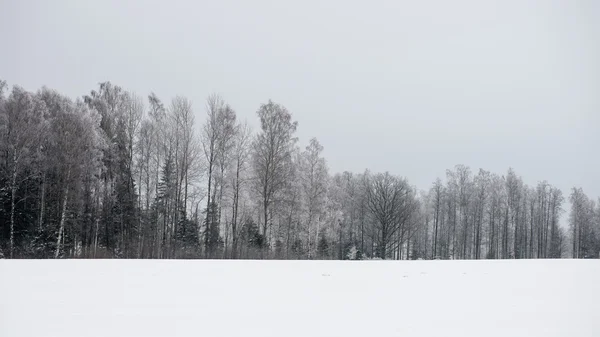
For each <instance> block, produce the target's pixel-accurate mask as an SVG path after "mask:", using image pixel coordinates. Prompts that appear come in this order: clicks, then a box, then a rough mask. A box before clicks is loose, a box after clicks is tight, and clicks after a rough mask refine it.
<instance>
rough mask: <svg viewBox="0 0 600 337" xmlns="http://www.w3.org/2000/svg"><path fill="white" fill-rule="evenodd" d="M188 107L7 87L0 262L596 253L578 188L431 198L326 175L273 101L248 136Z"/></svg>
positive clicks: (435, 192) (399, 182)
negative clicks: (566, 191)
mask: <svg viewBox="0 0 600 337" xmlns="http://www.w3.org/2000/svg"><path fill="white" fill-rule="evenodd" d="M197 108H198V109H200V107H197ZM193 109H194V107H193V106H192V103H191V102H190V101H189V100H187V99H186V98H184V97H175V98H173V99H172V100H171V101H170V102H169V103H167V104H165V103H163V102H162V101H161V100H160V99H159V98H158V97H157V96H156V95H155V94H153V93H151V94H150V95H148V97H147V99H142V98H140V97H137V96H136V95H134V94H133V93H131V92H128V91H126V90H124V89H122V88H120V87H118V86H115V85H113V84H111V83H109V82H105V83H101V84H100V85H99V87H98V88H97V89H96V90H93V91H91V92H90V93H89V94H88V95H84V96H82V97H81V98H77V99H75V100H73V99H70V98H68V97H65V96H63V95H61V94H60V93H57V92H56V91H54V90H51V89H48V88H42V89H40V90H39V91H38V92H35V93H32V92H28V91H26V90H24V89H22V88H20V87H18V86H15V87H13V89H12V90H11V91H9V88H8V86H7V85H6V83H5V82H1V81H0V255H3V256H4V257H13V258H60V257H65V258H113V257H115V258H270V259H363V258H382V259H434V258H439V259H484V258H487V259H509V258H516V259H520V258H560V257H566V256H572V257H574V258H586V257H598V256H599V251H600V201H598V202H594V201H593V200H591V199H590V198H588V197H587V196H586V195H585V193H584V192H583V190H582V189H580V188H573V190H572V191H570V194H569V195H568V196H566V195H564V194H563V193H562V192H561V191H560V190H559V189H557V188H555V187H553V186H552V185H550V184H549V183H547V182H546V181H542V182H539V183H538V184H537V186H534V187H531V186H527V185H526V184H525V183H524V182H523V180H522V179H521V177H519V176H518V175H517V174H516V173H515V171H513V170H512V169H509V170H508V172H506V174H504V175H498V174H494V173H491V172H488V171H484V170H479V171H478V172H476V173H475V172H472V171H471V169H470V168H469V167H466V166H463V165H457V166H456V167H454V168H452V169H451V170H448V171H447V174H446V177H444V178H445V179H444V180H442V179H439V178H438V179H436V180H435V181H434V182H433V184H432V186H431V188H430V189H428V190H427V191H418V190H417V189H416V188H415V187H413V186H412V185H410V183H409V181H408V180H407V179H406V178H404V177H399V176H395V175H392V174H390V173H388V172H385V173H371V172H369V171H365V172H364V173H351V172H343V173H336V174H333V175H332V174H330V173H329V171H328V168H327V163H326V161H325V159H324V158H323V155H322V152H323V147H322V146H321V145H320V144H319V142H318V141H317V139H315V138H313V139H311V140H310V142H309V145H308V146H307V147H306V148H304V149H301V148H300V147H299V146H298V139H297V138H296V136H295V132H296V130H297V128H298V123H297V122H296V121H294V119H293V115H292V113H290V112H289V111H288V110H287V109H286V108H285V107H284V106H282V105H280V104H277V103H275V102H272V101H268V102H266V103H265V104H263V105H261V106H260V107H258V110H257V117H258V119H259V120H260V129H259V130H257V131H255V132H253V131H252V130H250V128H249V127H248V125H247V124H246V123H243V122H240V121H239V120H238V119H237V117H236V112H235V110H234V109H233V108H232V107H230V106H229V105H228V104H227V103H226V102H225V101H224V100H223V99H222V98H221V97H219V96H217V95H211V96H210V97H208V99H207V101H206V106H205V107H204V108H203V110H205V111H206V115H205V118H204V120H202V121H201V125H199V126H197V125H196V124H195V120H194V111H193ZM197 130H199V131H197ZM567 201H569V202H570V204H571V210H570V213H569V225H570V226H569V227H568V229H566V228H565V227H564V226H561V224H560V223H559V219H561V215H562V213H563V212H564V211H565V208H566V202H567Z"/></svg>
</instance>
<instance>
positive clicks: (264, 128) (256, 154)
mask: <svg viewBox="0 0 600 337" xmlns="http://www.w3.org/2000/svg"><path fill="white" fill-rule="evenodd" d="M257 114H258V117H259V118H260V125H261V132H260V133H259V134H258V135H257V136H256V139H255V140H254V146H253V149H254V151H253V157H252V164H253V165H252V166H253V169H254V174H255V188H256V191H257V194H258V196H259V197H260V198H261V201H260V204H261V206H262V213H263V214H262V217H263V219H262V220H263V221H262V222H263V223H262V235H263V236H264V237H267V227H268V225H269V220H270V219H269V211H270V206H271V204H272V203H273V202H274V199H275V197H276V196H277V194H278V193H279V192H280V191H281V190H282V189H283V188H284V186H285V184H286V182H287V181H286V180H287V176H288V175H289V174H288V173H289V169H290V165H291V154H292V150H293V147H294V144H295V143H296V141H297V139H296V138H295V137H294V136H293V135H294V133H295V132H296V129H297V127H298V123H297V122H295V121H292V115H291V114H290V113H289V112H288V111H287V109H286V108H285V107H283V106H281V105H279V104H276V103H274V102H272V101H270V100H269V102H268V103H267V104H263V105H261V107H260V108H259V110H258V111H257Z"/></svg>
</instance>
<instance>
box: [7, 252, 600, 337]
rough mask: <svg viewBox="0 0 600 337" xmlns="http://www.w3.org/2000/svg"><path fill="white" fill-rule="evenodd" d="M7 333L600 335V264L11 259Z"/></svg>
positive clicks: (107, 335) (110, 335)
mask: <svg viewBox="0 0 600 337" xmlns="http://www.w3.org/2000/svg"><path fill="white" fill-rule="evenodd" d="M0 288H1V289H2V295H1V297H0V336H5V337H13V336H15V337H16V336H28V337H29V336H36V337H37V336H57V337H58V336H60V337H67V336H69V337H70V336H74V337H75V336H77V337H80V336H103V337H115V336H207V337H210V336H228V337H234V336H244V337H247V336H261V337H267V336H277V337H285V336H307V337H314V336H328V337H335V336H340V337H350V336H361V337H370V336H385V337H391V336H461V337H462V336H478V337H479V336H502V337H507V336H511V337H513V336H578V337H582V336H600V261H599V260H546V261H543V260H535V261H533V260H532V261H402V262H397V261H396V262H394V261H363V262H354V261H345V262H339V261H338V262H314V261H293V262H290V261H206V260H205V261H202V260H196V261H157V260H154V261H151V260H129V261H127V260H121V261H118V260H58V261H49V260H35V261H34V260H29V261H23V260H21V261H19V260H0Z"/></svg>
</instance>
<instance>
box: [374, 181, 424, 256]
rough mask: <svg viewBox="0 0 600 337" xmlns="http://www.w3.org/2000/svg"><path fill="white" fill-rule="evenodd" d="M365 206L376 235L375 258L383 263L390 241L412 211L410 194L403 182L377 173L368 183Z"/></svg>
mask: <svg viewBox="0 0 600 337" xmlns="http://www.w3.org/2000/svg"><path fill="white" fill-rule="evenodd" d="M367 202H368V207H369V210H370V211H371V214H372V216H373V218H374V219H375V228H376V230H377V233H378V235H377V237H376V239H377V256H379V257H380V258H382V259H386V258H387V257H388V250H387V248H388V247H389V246H390V245H391V243H392V238H393V237H394V235H395V234H396V232H398V231H399V230H401V229H402V227H403V226H406V225H407V223H408V221H409V219H410V217H411V216H412V215H413V211H414V210H415V203H414V196H413V191H412V189H411V188H410V186H409V185H408V183H407V182H406V180H405V179H401V178H397V177H394V176H392V175H390V174H389V173H387V172H386V173H383V174H382V173H380V174H376V175H375V176H373V177H372V178H370V179H369V185H368V188H367Z"/></svg>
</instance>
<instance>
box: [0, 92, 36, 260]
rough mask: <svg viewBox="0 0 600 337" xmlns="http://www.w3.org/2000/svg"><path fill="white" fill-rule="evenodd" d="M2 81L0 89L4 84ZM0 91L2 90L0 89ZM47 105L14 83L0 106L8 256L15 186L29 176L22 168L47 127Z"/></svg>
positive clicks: (12, 229) (12, 250)
mask: <svg viewBox="0 0 600 337" xmlns="http://www.w3.org/2000/svg"><path fill="white" fill-rule="evenodd" d="M4 85H5V84H4V82H3V83H2V84H0V89H2V91H3V88H4ZM0 93H1V91H0ZM46 110H47V109H46V106H45V104H44V102H43V101H41V100H39V99H38V98H37V97H36V96H35V95H33V94H31V93H29V92H26V91H25V90H23V89H22V88H20V87H14V88H13V91H12V93H11V94H10V96H9V97H8V99H7V100H6V102H5V103H4V104H3V109H2V110H0V114H1V115H0V139H1V141H0V143H1V144H2V145H0V147H1V148H2V149H1V150H2V152H3V153H4V154H5V156H6V158H5V163H6V175H7V176H8V177H9V190H10V238H9V243H10V247H9V256H10V257H11V258H12V257H13V254H14V248H15V247H14V246H15V242H14V237H15V206H16V203H17V202H18V200H17V189H18V187H19V184H20V182H22V181H25V180H27V179H28V177H22V176H21V174H22V173H23V169H24V168H25V167H27V165H29V164H30V163H31V162H32V161H33V160H35V158H36V153H37V152H38V149H39V145H40V144H41V143H42V140H43V138H44V131H45V130H46V125H47V123H46V121H45V114H46Z"/></svg>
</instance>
